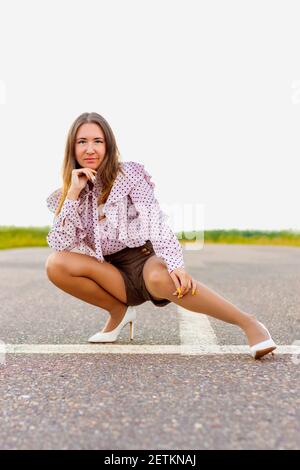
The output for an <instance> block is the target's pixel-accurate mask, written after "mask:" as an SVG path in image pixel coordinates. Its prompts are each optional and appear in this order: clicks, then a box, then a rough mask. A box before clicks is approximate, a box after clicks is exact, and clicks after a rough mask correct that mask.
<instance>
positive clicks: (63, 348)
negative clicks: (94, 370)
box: [0, 343, 300, 356]
mask: <svg viewBox="0 0 300 470" xmlns="http://www.w3.org/2000/svg"><path fill="white" fill-rule="evenodd" d="M0 353H2V354H5V353H6V354H182V355H200V356H202V355H216V354H217V355H220V354H247V355H248V354H250V349H249V346H247V345H224V346H223V345H218V344H209V345H183V344H181V345H180V344H178V345H177V344H151V345H147V344H128V345H127V344H114V343H106V344H103V343H102V344H101V343H95V344H90V343H89V344H3V343H2V344H1V345H0ZM274 353H275V354H300V347H299V346H298V345H280V346H277V349H276V350H275V351H274Z"/></svg>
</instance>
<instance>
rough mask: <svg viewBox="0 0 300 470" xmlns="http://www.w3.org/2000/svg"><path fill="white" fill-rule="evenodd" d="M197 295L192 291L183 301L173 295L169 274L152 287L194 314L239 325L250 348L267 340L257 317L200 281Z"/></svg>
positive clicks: (163, 296)
mask: <svg viewBox="0 0 300 470" xmlns="http://www.w3.org/2000/svg"><path fill="white" fill-rule="evenodd" d="M196 284H197V289H196V294H195V295H192V290H191V289H190V290H189V292H188V293H187V294H185V295H184V296H183V297H182V298H181V299H178V298H177V296H174V295H173V292H174V291H175V287H174V283H173V280H172V278H171V277H170V276H169V274H168V273H167V274H165V275H163V276H162V279H161V280H160V282H156V283H155V285H152V289H151V290H152V293H153V294H154V295H156V296H158V297H161V298H165V299H168V300H171V302H174V303H175V304H177V305H180V306H182V307H183V308H186V309H187V310H190V311H192V312H197V313H205V314H207V315H209V316H212V317H214V318H218V319H219V320H222V321H224V322H227V323H232V324H234V325H238V326H239V327H240V328H242V329H243V331H244V333H245V334H246V336H247V338H248V343H249V345H250V346H252V345H253V344H256V343H259V342H260V341H264V340H265V339H267V335H266V332H265V330H264V329H263V328H262V327H261V326H260V324H259V323H258V321H257V319H256V317H255V316H254V315H252V314H249V313H246V312H244V311H242V310H241V309H239V308H238V307H236V306H235V305H234V304H232V303H231V302H229V301H228V300H226V299H225V298H224V297H222V296H221V295H219V294H217V293H216V292H214V291H213V290H212V289H209V288H208V287H207V286H205V285H204V284H202V283H201V282H199V281H196Z"/></svg>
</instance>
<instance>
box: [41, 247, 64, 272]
mask: <svg viewBox="0 0 300 470" xmlns="http://www.w3.org/2000/svg"><path fill="white" fill-rule="evenodd" d="M65 261H66V260H65V252H62V251H55V252H54V253H51V254H50V255H49V256H48V258H47V259H46V263H45V268H46V272H47V275H48V277H51V276H52V275H53V274H54V275H55V273H57V272H61V271H62V269H64V268H65V266H66V263H65Z"/></svg>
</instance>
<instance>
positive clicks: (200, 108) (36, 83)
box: [0, 0, 300, 230]
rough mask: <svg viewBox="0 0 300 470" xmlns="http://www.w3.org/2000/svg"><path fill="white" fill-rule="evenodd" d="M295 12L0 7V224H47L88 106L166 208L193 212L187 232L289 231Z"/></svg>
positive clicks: (295, 132) (159, 5)
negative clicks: (69, 140)
mask: <svg viewBox="0 0 300 470" xmlns="http://www.w3.org/2000/svg"><path fill="white" fill-rule="evenodd" d="M299 17H300V3H299V2H298V1H288V0H285V1H274V0H272V1H271V0H270V1H264V0H259V1H255V0H252V1H242V0H237V1H224V0H220V1H212V0H207V1H201V0H181V1H176V0H151V1H150V0H149V1H145V0H144V1H141V0H125V1H124V0H118V1H116V0H107V1H99V0H97V1H96V0H95V1H91V0H85V2H82V1H76V0H62V1H60V2H50V1H49V2H46V1H43V2H40V1H32V0H31V1H28V0H26V1H14V0H13V1H11V0H9V1H2V2H1V7H0V137H1V185H0V197H1V214H0V225H11V224H12V225H18V226H28V225H35V226H40V225H51V224H52V220H53V214H52V213H51V212H49V210H48V209H47V207H46V202H45V200H46V197H47V196H48V195H49V194H50V193H51V192H52V191H54V190H55V189H57V188H58V187H60V186H61V179H60V168H61V163H62V159H63V154H64V146H65V141H66V135H67V132H68V130H69V128H70V126H71V124H72V122H73V121H74V120H75V118H76V117H77V116H78V115H79V114H81V113H83V112H86V111H89V112H91V111H96V112H98V113H99V114H101V115H103V116H104V117H105V119H107V121H108V122H109V123H110V125H111V127H112V129H113V131H114V133H115V136H116V139H117V144H118V147H119V149H120V152H121V157H122V160H123V161H129V160H134V161H137V162H140V163H143V164H144V165H145V168H146V169H147V171H148V172H149V173H150V174H151V175H152V177H153V181H154V182H155V184H156V189H155V191H156V196H157V198H158V200H159V202H160V203H161V205H162V208H163V209H164V210H165V212H168V211H169V210H170V212H169V214H171V212H172V211H173V210H174V207H177V208H178V207H179V208H182V210H183V207H184V205H186V207H189V210H190V211H191V212H192V213H194V212H195V211H198V213H200V217H198V222H197V224H198V227H195V226H194V225H193V227H191V228H192V229H195V228H199V229H202V228H205V229H206V230H208V229H216V228H220V229H230V228H238V229H261V230H272V229H275V230H280V229H295V230H300V213H299V196H300V189H299V188H300V185H299V175H300V163H299V155H300V138H299V137H300V133H299V129H300V55H299V45H300V28H299ZM197 208H198V209H197ZM194 220H196V219H195V217H193V221H194ZM173 222H174V221H172V220H171V225H172V224H173ZM172 226H173V228H174V229H176V230H177V229H178V228H179V227H176V226H175V225H172ZM186 228H187V227H186Z"/></svg>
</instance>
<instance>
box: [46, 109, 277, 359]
mask: <svg viewBox="0 0 300 470" xmlns="http://www.w3.org/2000/svg"><path fill="white" fill-rule="evenodd" d="M119 156H120V154H119V151H118V148H117V144H116V140H115V137H114V134H113V132H112V129H111V127H110V126H109V124H108V122H107V121H106V120H105V119H104V118H103V117H102V116H100V115H99V114H97V113H83V114H81V115H80V116H79V117H78V118H77V119H76V120H75V121H74V123H73V124H72V126H71V128H70V130H69V133H68V137H67V142H66V148H65V155H64V161H63V167H62V179H63V187H62V188H60V189H58V190H56V191H54V192H53V193H52V194H51V195H50V196H49V197H48V198H47V205H48V208H49V209H50V210H51V211H52V212H54V213H55V216H54V221H53V226H52V228H51V230H50V232H49V233H48V235H47V242H48V244H49V246H50V247H52V248H54V250H55V252H53V253H52V254H51V255H50V256H49V257H48V258H47V261H46V270H47V275H48V278H49V279H50V281H51V282H52V283H53V284H55V285H56V286H57V287H59V288H60V289H62V290H63V291H65V292H67V293H69V294H71V295H73V296H75V297H77V298H79V299H82V300H84V301H86V302H88V303H90V304H92V305H96V306H98V307H101V308H103V309H105V310H107V311H108V312H109V314H110V315H109V318H108V320H107V322H106V325H105V326H104V328H103V329H102V331H100V332H98V333H96V334H95V335H93V336H92V337H91V338H89V340H88V341H89V342H112V341H115V340H116V339H117V337H118V334H119V332H120V331H121V329H122V328H123V327H124V326H125V325H126V324H127V323H130V338H131V339H133V327H134V324H135V321H136V311H135V309H134V308H133V306H134V305H140V304H142V303H143V302H146V301H151V302H152V303H153V304H154V305H156V306H159V307H164V306H165V305H167V304H169V303H170V302H174V303H176V304H177V305H181V306H182V307H183V308H186V309H187V310H190V311H192V312H198V313H205V314H207V315H210V316H212V317H215V318H218V319H220V320H223V321H225V322H228V323H232V324H235V325H238V326H239V327H240V328H242V330H243V331H244V333H245V334H246V336H247V339H248V343H249V346H250V351H251V354H252V356H253V357H254V358H256V359H257V358H259V357H262V356H263V355H265V354H267V353H269V352H271V351H273V350H274V349H275V348H276V345H275V343H274V341H273V340H272V338H271V335H270V333H269V332H268V330H267V329H266V327H265V326H264V325H263V324H262V323H260V322H259V321H258V320H257V319H256V318H255V316H254V315H252V314H248V313H246V312H244V311H241V310H240V309H239V308H237V307H236V306H235V305H233V304H232V303H230V302H229V301H227V300H226V299H224V298H223V297H221V296H220V295H218V294H217V293H215V292H214V291H212V290H211V289H209V288H208V287H206V286H205V285H204V284H202V283H200V282H199V281H197V280H195V279H193V278H192V277H191V275H190V274H189V273H188V272H187V271H186V270H185V268H184V262H183V253H182V249H181V246H180V243H179V242H178V240H177V237H176V235H175V234H174V233H173V232H172V230H171V229H170V227H169V226H168V224H167V223H166V222H165V214H163V212H162V211H161V209H160V206H159V203H158V201H157V199H156V198H155V195H154V191H153V188H154V186H155V185H154V183H153V182H152V181H151V176H150V175H149V173H148V172H147V171H146V170H145V168H144V165H142V164H140V163H137V162H121V161H120V160H119ZM73 248H77V249H78V250H79V253H78V252H71V250H72V249H73ZM174 288H176V291H175V292H174Z"/></svg>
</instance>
